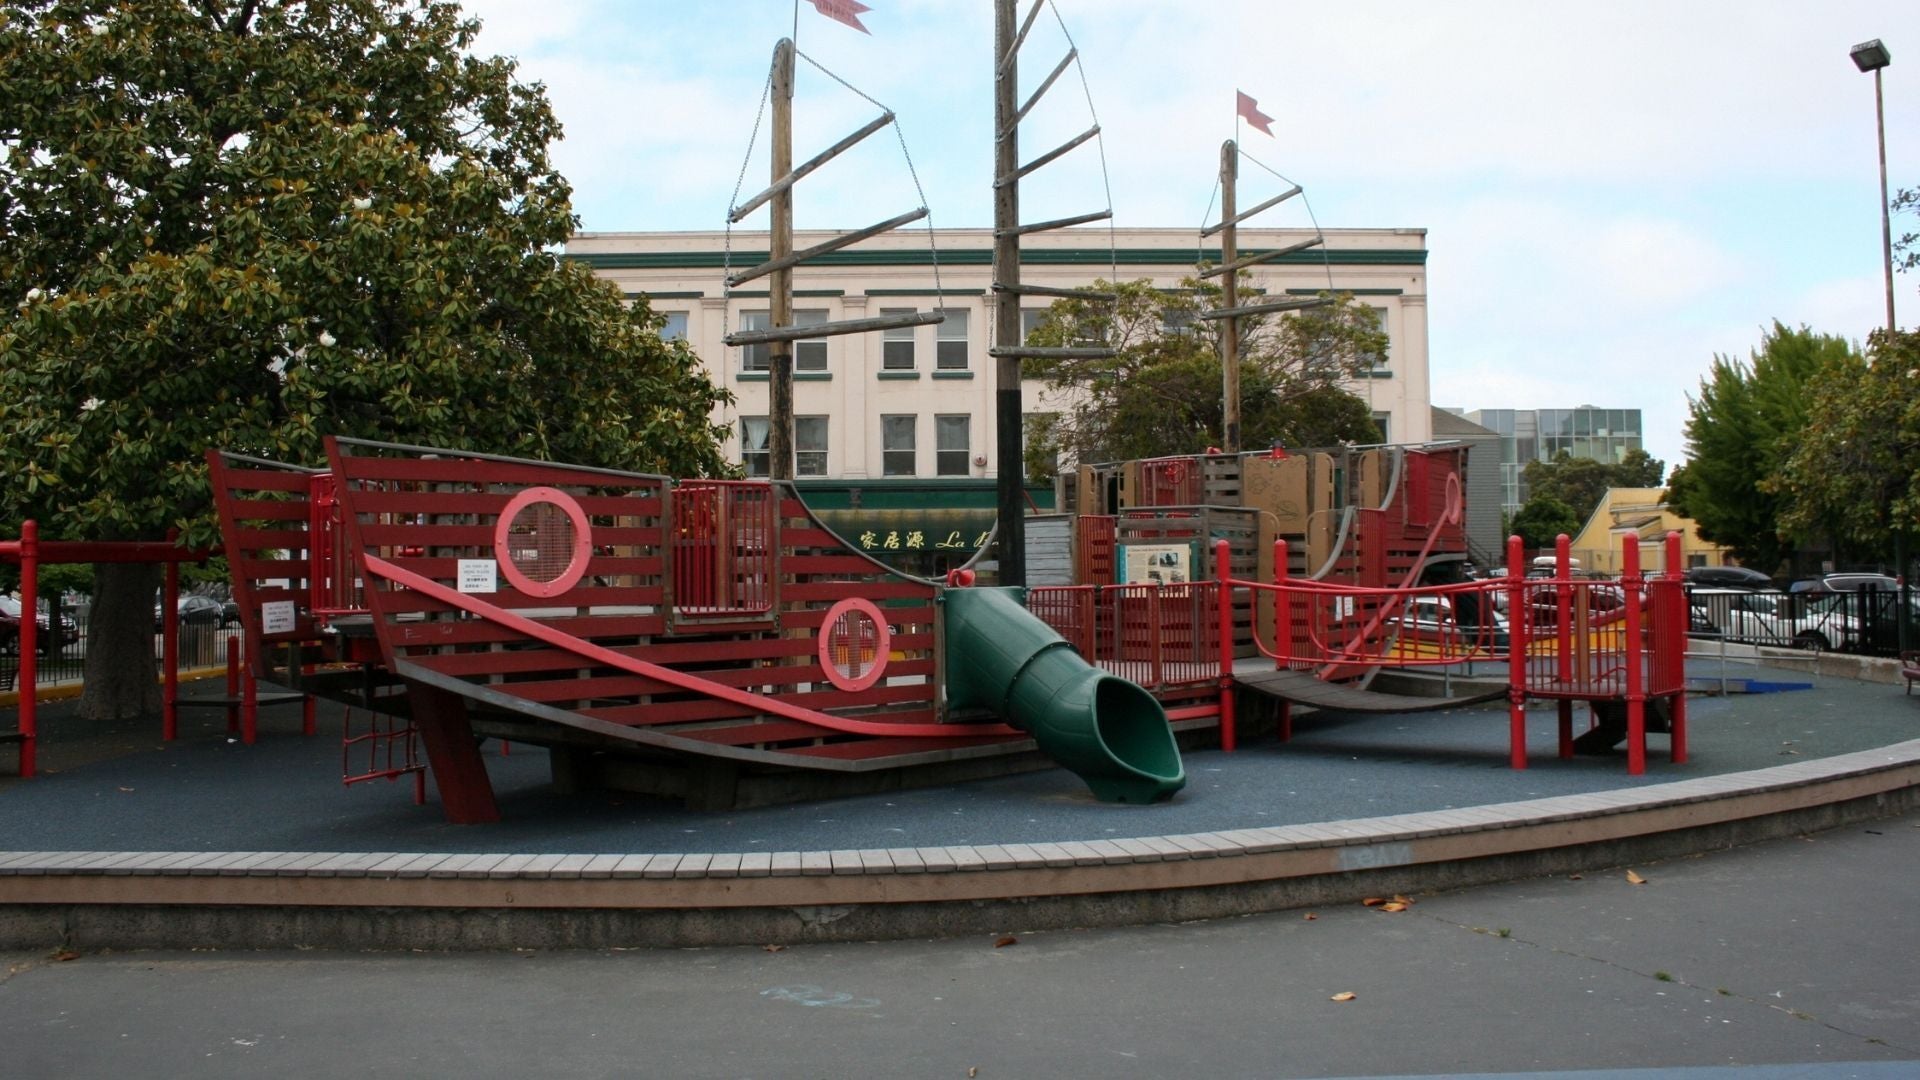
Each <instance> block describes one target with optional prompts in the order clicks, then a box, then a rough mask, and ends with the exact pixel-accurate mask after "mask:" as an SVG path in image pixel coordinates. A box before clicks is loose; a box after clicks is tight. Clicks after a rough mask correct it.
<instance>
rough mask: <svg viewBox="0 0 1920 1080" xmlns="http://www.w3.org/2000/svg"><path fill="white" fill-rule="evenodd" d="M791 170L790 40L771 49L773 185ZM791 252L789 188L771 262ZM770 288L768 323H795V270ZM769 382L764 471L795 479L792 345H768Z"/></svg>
mask: <svg viewBox="0 0 1920 1080" xmlns="http://www.w3.org/2000/svg"><path fill="white" fill-rule="evenodd" d="M792 170H793V41H792V40H791V39H789V38H781V39H780V43H779V44H778V45H775V46H774V47H773V181H772V182H773V183H779V182H780V178H781V177H784V176H786V175H787V173H789V172H791V171H792ZM791 254H793V188H792V187H791V186H788V187H787V189H786V190H784V191H782V192H781V193H780V194H778V195H775V196H774V197H773V222H772V229H771V231H770V234H769V238H768V245H767V256H768V258H769V259H783V258H785V257H787V256H788V255H791ZM771 278H772V280H771V283H770V284H769V285H768V287H767V289H768V294H769V296H768V306H769V308H770V310H769V312H768V322H769V324H770V325H772V326H773V327H774V328H776V329H777V328H780V327H784V326H792V325H793V271H792V270H791V269H787V270H775V271H774V272H773V274H772V275H771ZM767 381H768V386H769V389H770V391H771V397H772V400H771V402H770V403H769V405H768V416H767V427H768V429H769V430H768V435H767V458H768V473H769V475H771V476H772V477H773V479H775V480H792V479H793V342H791V341H775V342H770V343H769V344H768V345H767Z"/></svg>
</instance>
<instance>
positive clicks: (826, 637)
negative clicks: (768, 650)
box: [819, 597, 893, 693]
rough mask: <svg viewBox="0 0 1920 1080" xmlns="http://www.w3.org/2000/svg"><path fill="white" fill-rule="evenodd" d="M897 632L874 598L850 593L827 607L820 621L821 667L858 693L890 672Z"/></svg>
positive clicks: (837, 682)
mask: <svg viewBox="0 0 1920 1080" xmlns="http://www.w3.org/2000/svg"><path fill="white" fill-rule="evenodd" d="M892 647H893V635H892V634H891V633H889V632H888V630H887V620H886V619H885V618H884V617H882V616H881V614H880V609H879V608H877V607H875V606H873V602H872V601H871V600H862V599H860V598H859V597H849V598H848V599H845V600H842V601H840V602H839V603H837V604H835V605H833V606H832V607H830V608H828V609H827V617H826V620H825V621H824V622H822V623H821V624H820V639H819V653H820V667H821V670H823V671H824V672H826V676H827V681H828V682H830V683H832V684H833V685H834V686H836V687H838V688H839V689H841V690H845V691H847V692H849V693H857V692H859V691H861V690H865V689H867V688H868V687H870V686H872V685H873V684H874V683H877V682H879V681H880V676H881V675H883V674H885V673H886V670H887V659H888V655H889V654H888V650H890V649H891V648H892Z"/></svg>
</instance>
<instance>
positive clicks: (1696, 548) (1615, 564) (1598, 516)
mask: <svg viewBox="0 0 1920 1080" xmlns="http://www.w3.org/2000/svg"><path fill="white" fill-rule="evenodd" d="M1666 494H1667V492H1666V489H1665V488H1608V489H1607V493H1606V494H1605V495H1604V496H1602V497H1601V499H1600V505H1599V506H1597V507H1594V510H1593V515H1592V516H1591V517H1589V518H1587V524H1586V527H1585V528H1583V529H1581V530H1580V535H1578V536H1576V537H1574V538H1573V557H1574V558H1575V559H1578V560H1579V561H1580V566H1581V567H1582V568H1583V569H1586V570H1592V571H1599V572H1601V573H1604V574H1618V573H1619V572H1620V550H1621V543H1622V542H1623V540H1624V539H1625V538H1626V537H1629V536H1637V537H1639V539H1640V569H1641V570H1642V571H1653V570H1665V569H1666V566H1667V534H1668V533H1669V532H1678V533H1679V534H1680V557H1681V560H1682V566H1681V569H1685V570H1690V569H1692V568H1694V567H1696V566H1725V565H1727V549H1726V548H1724V547H1721V546H1720V545H1719V544H1714V543H1709V542H1708V541H1706V540H1702V539H1701V538H1700V529H1699V527H1698V526H1696V525H1695V524H1694V523H1693V519H1692V518H1685V517H1681V516H1680V515H1679V514H1676V513H1674V512H1673V510H1672V509H1670V508H1669V507H1668V506H1667V504H1666V502H1665V497H1666Z"/></svg>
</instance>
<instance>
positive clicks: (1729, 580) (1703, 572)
mask: <svg viewBox="0 0 1920 1080" xmlns="http://www.w3.org/2000/svg"><path fill="white" fill-rule="evenodd" d="M1686 581H1687V584H1689V585H1698V586H1701V587H1704V588H1713V589H1771V588H1773V579H1772V578H1770V577H1768V576H1767V575H1765V574H1763V573H1761V572H1760V571H1758V570H1755V569H1752V568H1751V567H1746V566H1696V567H1694V568H1692V569H1691V570H1688V571H1687V577H1686Z"/></svg>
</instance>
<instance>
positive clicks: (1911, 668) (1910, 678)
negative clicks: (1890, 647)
mask: <svg viewBox="0 0 1920 1080" xmlns="http://www.w3.org/2000/svg"><path fill="white" fill-rule="evenodd" d="M1900 675H1901V677H1902V678H1904V679H1906V680H1907V693H1909V694H1911V693H1913V684H1914V683H1915V682H1920V649H1908V650H1907V651H1906V652H1903V653H1901V654H1900Z"/></svg>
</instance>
